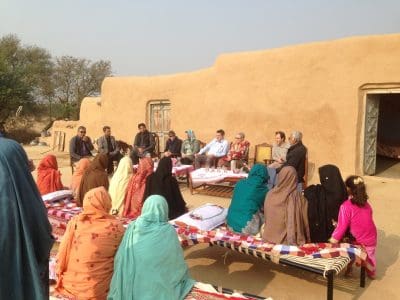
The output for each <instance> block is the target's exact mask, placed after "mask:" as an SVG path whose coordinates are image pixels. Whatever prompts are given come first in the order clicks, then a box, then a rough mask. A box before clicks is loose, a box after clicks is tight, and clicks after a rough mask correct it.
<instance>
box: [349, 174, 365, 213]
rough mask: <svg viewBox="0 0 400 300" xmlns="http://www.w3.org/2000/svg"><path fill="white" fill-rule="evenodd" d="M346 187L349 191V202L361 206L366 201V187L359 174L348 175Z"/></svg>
mask: <svg viewBox="0 0 400 300" xmlns="http://www.w3.org/2000/svg"><path fill="white" fill-rule="evenodd" d="M345 184H346V187H347V188H349V190H350V192H351V196H352V197H351V198H350V199H351V203H353V204H355V205H357V206H359V207H362V206H364V205H365V203H367V200H368V195H367V187H366V186H365V183H364V180H363V179H362V178H361V177H360V176H355V175H352V176H349V177H347V179H346V182H345Z"/></svg>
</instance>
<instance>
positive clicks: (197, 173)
mask: <svg viewBox="0 0 400 300" xmlns="http://www.w3.org/2000/svg"><path fill="white" fill-rule="evenodd" d="M190 176H191V177H192V184H193V187H196V186H199V185H201V184H204V183H217V182H221V181H223V180H224V179H225V178H227V177H236V178H239V179H241V178H247V176H248V174H247V173H233V171H231V170H222V169H209V170H208V171H206V169H205V168H200V169H197V170H194V171H193V172H191V173H190Z"/></svg>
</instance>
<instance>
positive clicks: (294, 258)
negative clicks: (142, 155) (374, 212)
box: [175, 225, 367, 300]
mask: <svg viewBox="0 0 400 300" xmlns="http://www.w3.org/2000/svg"><path fill="white" fill-rule="evenodd" d="M175 229H176V231H177V234H178V237H179V240H180V242H181V244H182V245H183V246H191V245H195V244H199V243H208V244H209V245H210V246H214V245H216V246H220V247H224V248H228V249H230V250H234V251H237V252H240V253H243V254H246V255H251V256H255V257H257V258H261V259H264V260H270V261H272V262H274V263H277V264H282V265H286V266H291V267H295V268H297V269H300V270H305V271H309V272H312V273H315V274H319V275H322V276H323V277H324V278H326V280H327V292H326V298H327V299H329V300H330V299H333V282H334V276H335V275H338V274H339V273H340V272H341V271H342V270H344V269H346V267H347V265H348V264H349V263H350V262H352V261H354V262H356V264H357V265H360V266H361V271H360V287H364V286H365V268H366V260H367V256H366V253H365V251H364V250H363V249H362V248H361V247H359V246H355V245H350V244H347V243H342V244H337V245H333V244H329V243H318V244H305V245H303V246H301V247H297V246H287V245H275V244H270V243H264V242H262V240H261V239H260V238H257V237H254V236H246V235H241V234H238V233H233V232H230V231H229V230H227V229H226V227H224V226H220V227H218V228H216V229H214V230H211V231H201V230H198V229H196V228H194V227H189V226H186V227H185V226H178V225H175Z"/></svg>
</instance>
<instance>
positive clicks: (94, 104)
mask: <svg viewBox="0 0 400 300" xmlns="http://www.w3.org/2000/svg"><path fill="white" fill-rule="evenodd" d="M101 105H102V104H101V98H100V97H86V98H84V99H83V100H82V104H81V110H80V120H79V125H82V126H85V127H86V132H87V135H88V136H90V137H91V139H92V140H94V139H97V138H98V137H100V136H101V135H102V134H103V126H104V125H106V124H103V123H104V122H103V120H102V118H101V116H102V107H101Z"/></svg>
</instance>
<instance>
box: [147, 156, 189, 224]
mask: <svg viewBox="0 0 400 300" xmlns="http://www.w3.org/2000/svg"><path fill="white" fill-rule="evenodd" d="M151 195H161V196H163V197H164V198H165V199H166V200H167V203H168V209H169V210H168V211H169V212H168V218H169V219H170V220H172V219H175V218H177V217H179V216H181V215H183V214H184V213H186V212H187V207H186V202H185V200H184V199H183V197H182V194H181V191H180V189H179V184H178V181H177V180H176V178H175V177H173V176H172V160H171V158H170V157H163V158H162V159H161V160H160V162H159V163H158V167H157V170H156V171H155V172H154V173H153V174H151V175H149V176H148V177H147V180H146V189H145V191H144V196H143V199H147V197H149V196H151Z"/></svg>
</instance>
